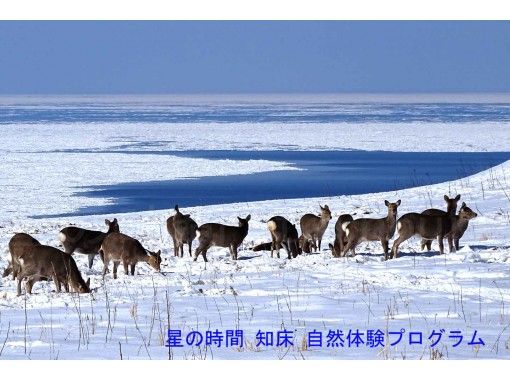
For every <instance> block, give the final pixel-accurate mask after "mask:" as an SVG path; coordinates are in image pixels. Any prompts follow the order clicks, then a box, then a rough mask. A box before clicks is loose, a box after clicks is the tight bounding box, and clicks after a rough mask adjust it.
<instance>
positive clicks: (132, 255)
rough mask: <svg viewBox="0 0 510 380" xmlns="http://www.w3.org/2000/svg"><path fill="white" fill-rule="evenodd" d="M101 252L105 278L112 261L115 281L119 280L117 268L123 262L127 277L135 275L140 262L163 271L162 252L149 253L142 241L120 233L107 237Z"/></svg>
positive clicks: (113, 233)
mask: <svg viewBox="0 0 510 380" xmlns="http://www.w3.org/2000/svg"><path fill="white" fill-rule="evenodd" d="M99 252H100V254H101V256H102V257H103V264H104V267H103V278H104V277H105V275H106V273H107V272H108V266H109V264H110V261H113V279H114V280H116V279H117V268H118V266H119V264H120V262H121V261H122V264H123V266H124V273H125V274H126V275H127V276H128V275H129V273H131V276H134V275H135V267H136V264H137V263H138V262H139V261H142V262H145V263H147V264H149V265H150V266H151V267H152V268H154V269H155V270H156V271H157V272H159V271H160V270H161V250H159V251H157V252H152V251H149V250H148V249H146V248H144V247H143V245H142V243H140V241H138V240H136V239H135V238H132V237H131V236H128V235H125V234H123V233H120V232H112V233H111V234H109V235H108V236H106V237H105V239H104V241H103V244H101V248H100V250H99ZM129 269H130V270H131V271H129Z"/></svg>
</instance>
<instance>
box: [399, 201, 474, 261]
mask: <svg viewBox="0 0 510 380" xmlns="http://www.w3.org/2000/svg"><path fill="white" fill-rule="evenodd" d="M476 217H477V214H476V213H475V212H474V211H473V210H471V209H470V208H469V207H467V206H466V204H465V203H464V202H463V203H462V207H461V208H460V210H459V214H458V215H451V214H445V215H426V214H418V213H415V212H412V213H409V214H405V215H403V216H402V217H401V218H400V219H399V220H398V222H397V231H398V234H399V237H398V238H397V239H396V240H395V242H394V243H393V247H392V249H391V250H392V253H393V258H396V257H397V255H398V248H399V246H400V244H401V243H402V242H404V241H406V240H407V239H409V238H410V237H412V236H415V235H418V236H420V237H421V238H423V239H426V240H434V239H436V238H437V241H438V243H439V253H440V254H441V255H442V254H443V253H444V243H443V239H444V238H445V237H447V238H448V243H449V250H450V252H453V250H454V248H453V241H454V239H455V236H458V235H459V234H460V233H462V234H463V233H464V231H465V229H466V228H467V224H468V222H469V220H471V219H473V218H476ZM455 234H457V235H455Z"/></svg>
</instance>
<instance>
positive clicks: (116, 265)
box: [113, 261, 120, 279]
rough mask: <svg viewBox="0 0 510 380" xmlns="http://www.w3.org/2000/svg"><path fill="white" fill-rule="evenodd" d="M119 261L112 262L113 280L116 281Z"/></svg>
mask: <svg viewBox="0 0 510 380" xmlns="http://www.w3.org/2000/svg"><path fill="white" fill-rule="evenodd" d="M119 264H120V261H114V262H113V278H114V279H117V268H118V267H119Z"/></svg>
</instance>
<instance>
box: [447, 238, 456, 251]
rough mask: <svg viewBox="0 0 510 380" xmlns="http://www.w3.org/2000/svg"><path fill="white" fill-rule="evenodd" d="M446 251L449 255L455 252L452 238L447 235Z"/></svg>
mask: <svg viewBox="0 0 510 380" xmlns="http://www.w3.org/2000/svg"><path fill="white" fill-rule="evenodd" d="M448 251H449V252H450V253H452V252H456V251H457V250H456V249H455V245H454V243H453V236H452V235H448Z"/></svg>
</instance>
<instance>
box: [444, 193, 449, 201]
mask: <svg viewBox="0 0 510 380" xmlns="http://www.w3.org/2000/svg"><path fill="white" fill-rule="evenodd" d="M444 200H445V201H446V202H448V201H449V200H450V198H448V195H446V194H445V195H444Z"/></svg>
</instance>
